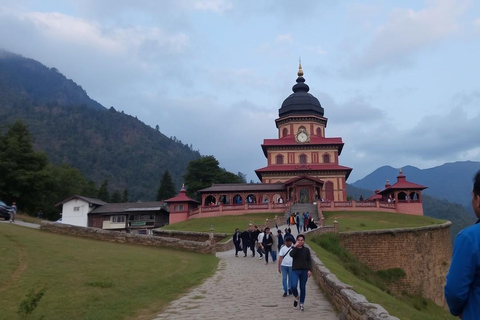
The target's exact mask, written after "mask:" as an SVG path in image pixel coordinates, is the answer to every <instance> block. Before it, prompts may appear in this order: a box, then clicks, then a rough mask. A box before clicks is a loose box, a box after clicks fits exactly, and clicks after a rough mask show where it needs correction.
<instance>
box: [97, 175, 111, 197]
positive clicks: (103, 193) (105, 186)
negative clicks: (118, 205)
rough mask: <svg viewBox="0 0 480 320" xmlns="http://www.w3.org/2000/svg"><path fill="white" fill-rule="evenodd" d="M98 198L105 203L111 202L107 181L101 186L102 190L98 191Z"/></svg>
mask: <svg viewBox="0 0 480 320" xmlns="http://www.w3.org/2000/svg"><path fill="white" fill-rule="evenodd" d="M97 198H98V199H100V200H102V201H105V202H109V201H110V194H109V193H108V180H107V179H105V180H103V182H102V185H101V186H100V189H98V194H97Z"/></svg>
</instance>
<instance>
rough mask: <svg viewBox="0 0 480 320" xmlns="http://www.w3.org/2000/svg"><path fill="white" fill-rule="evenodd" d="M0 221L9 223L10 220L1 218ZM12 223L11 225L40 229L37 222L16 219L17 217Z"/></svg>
mask: <svg viewBox="0 0 480 320" xmlns="http://www.w3.org/2000/svg"><path fill="white" fill-rule="evenodd" d="M0 223H10V221H8V220H5V221H3V220H2V221H0ZM12 224H13V225H17V226H22V227H27V228H32V229H40V225H39V224H36V223H30V222H24V221H21V220H17V219H15V222H14V223H12Z"/></svg>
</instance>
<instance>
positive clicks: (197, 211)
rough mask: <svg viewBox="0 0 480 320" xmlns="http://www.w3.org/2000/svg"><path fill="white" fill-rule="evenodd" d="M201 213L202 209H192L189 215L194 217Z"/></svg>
mask: <svg viewBox="0 0 480 320" xmlns="http://www.w3.org/2000/svg"><path fill="white" fill-rule="evenodd" d="M199 212H200V209H198V208H195V209H190V210H189V211H188V215H189V216H194V215H196V214H198V213H199Z"/></svg>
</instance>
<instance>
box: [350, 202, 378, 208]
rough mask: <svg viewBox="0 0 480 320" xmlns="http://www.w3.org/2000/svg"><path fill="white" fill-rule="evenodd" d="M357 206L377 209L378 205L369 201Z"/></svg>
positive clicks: (359, 203) (358, 203)
mask: <svg viewBox="0 0 480 320" xmlns="http://www.w3.org/2000/svg"><path fill="white" fill-rule="evenodd" d="M355 206H357V207H376V206H377V204H376V203H375V202H372V201H367V202H357V203H356V204H355Z"/></svg>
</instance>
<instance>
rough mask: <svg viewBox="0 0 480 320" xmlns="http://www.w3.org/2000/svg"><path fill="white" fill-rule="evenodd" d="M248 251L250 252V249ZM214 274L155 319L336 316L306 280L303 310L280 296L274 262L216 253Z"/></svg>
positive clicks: (279, 278)
mask: <svg viewBox="0 0 480 320" xmlns="http://www.w3.org/2000/svg"><path fill="white" fill-rule="evenodd" d="M249 253H250V251H249ZM217 257H219V258H220V262H219V265H218V269H217V271H216V273H215V274H214V275H213V276H212V277H211V278H209V279H207V280H206V281H205V282H204V283H203V284H202V285H200V286H198V287H196V288H194V289H193V290H192V291H190V292H189V293H187V294H186V295H185V296H183V297H181V298H180V299H178V300H176V301H174V302H172V303H171V304H170V305H169V306H167V308H166V309H165V310H164V311H163V312H162V313H161V314H159V315H158V316H157V318H155V319H154V320H163V319H180V320H182V319H185V320H186V319H188V320H190V319H249V320H250V319H262V320H269V319H275V320H280V319H322V320H330V319H331V320H336V319H338V317H337V315H336V313H335V311H334V310H333V308H332V306H331V305H330V303H329V302H328V301H327V300H326V299H325V297H324V296H323V294H322V292H321V291H320V289H319V288H318V286H317V284H316V283H315V282H314V281H313V279H312V278H310V279H309V280H308V282H307V297H306V300H305V311H304V312H301V311H300V310H299V308H298V307H297V308H294V307H293V297H292V296H289V297H286V298H283V297H282V294H283V288H282V278H281V275H280V274H279V273H278V270H277V263H278V261H276V262H275V263H272V262H270V263H269V264H268V265H266V264H265V260H259V258H258V255H255V258H252V257H251V256H247V257H243V252H242V253H241V254H240V255H239V257H238V258H236V257H235V252H234V251H227V252H220V253H217Z"/></svg>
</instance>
